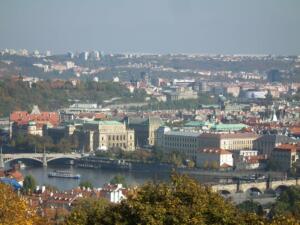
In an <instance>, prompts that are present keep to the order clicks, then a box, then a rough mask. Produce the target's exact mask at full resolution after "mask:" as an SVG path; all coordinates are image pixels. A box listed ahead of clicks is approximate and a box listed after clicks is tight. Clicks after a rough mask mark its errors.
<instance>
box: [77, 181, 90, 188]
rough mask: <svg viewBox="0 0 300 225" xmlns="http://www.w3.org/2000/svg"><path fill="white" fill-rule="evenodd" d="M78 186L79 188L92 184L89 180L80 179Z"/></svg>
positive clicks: (88, 186)
mask: <svg viewBox="0 0 300 225" xmlns="http://www.w3.org/2000/svg"><path fill="white" fill-rule="evenodd" d="M79 187H81V188H90V189H92V188H93V184H92V183H91V182H90V181H81V182H80V184H79Z"/></svg>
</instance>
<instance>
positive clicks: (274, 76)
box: [267, 69, 282, 82]
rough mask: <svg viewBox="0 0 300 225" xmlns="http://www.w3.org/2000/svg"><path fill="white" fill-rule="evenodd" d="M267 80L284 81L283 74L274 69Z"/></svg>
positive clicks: (268, 74)
mask: <svg viewBox="0 0 300 225" xmlns="http://www.w3.org/2000/svg"><path fill="white" fill-rule="evenodd" d="M267 79H268V81H269V82H280V81H281V79H282V77H281V72H280V71H279V70H277V69H272V70H270V71H269V72H268V73H267Z"/></svg>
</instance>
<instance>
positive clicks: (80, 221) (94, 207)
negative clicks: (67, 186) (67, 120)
mask: <svg viewBox="0 0 300 225" xmlns="http://www.w3.org/2000/svg"><path fill="white" fill-rule="evenodd" d="M108 206H109V202H108V201H107V200H106V199H104V198H103V199H92V198H86V199H81V200H79V202H77V203H76V206H75V208H74V209H73V210H72V212H71V214H70V216H68V217H67V218H66V222H65V225H93V224H95V225H96V224H101V223H100V221H101V219H102V217H103V216H105V215H104V212H105V209H106V208H107V207H108Z"/></svg>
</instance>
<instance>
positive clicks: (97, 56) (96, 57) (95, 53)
mask: <svg viewBox="0 0 300 225" xmlns="http://www.w3.org/2000/svg"><path fill="white" fill-rule="evenodd" d="M89 59H91V60H100V53H99V52H98V51H92V52H91V53H90V55H89Z"/></svg>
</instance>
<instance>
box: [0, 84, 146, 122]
mask: <svg viewBox="0 0 300 225" xmlns="http://www.w3.org/2000/svg"><path fill="white" fill-rule="evenodd" d="M116 97H118V98H120V99H119V101H121V102H122V103H126V102H143V101H144V99H145V97H146V93H145V92H143V91H136V92H134V93H130V92H129V90H128V89H127V88H126V87H125V86H124V85H122V84H119V83H113V82H109V81H105V82H93V81H81V82H80V83H78V84H77V85H72V83H71V82H69V81H50V80H46V81H39V82H37V83H33V84H32V85H29V83H28V82H23V81H22V80H21V79H20V80H13V79H6V80H1V81H0V116H8V115H9V113H10V112H11V111H14V110H27V111H29V110H31V109H32V106H33V105H38V106H39V107H40V108H41V109H42V110H55V109H58V108H61V107H65V106H68V105H70V104H72V103H73V102H75V101H82V102H92V103H94V102H95V103H98V104H102V103H103V101H104V100H110V99H111V98H116Z"/></svg>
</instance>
